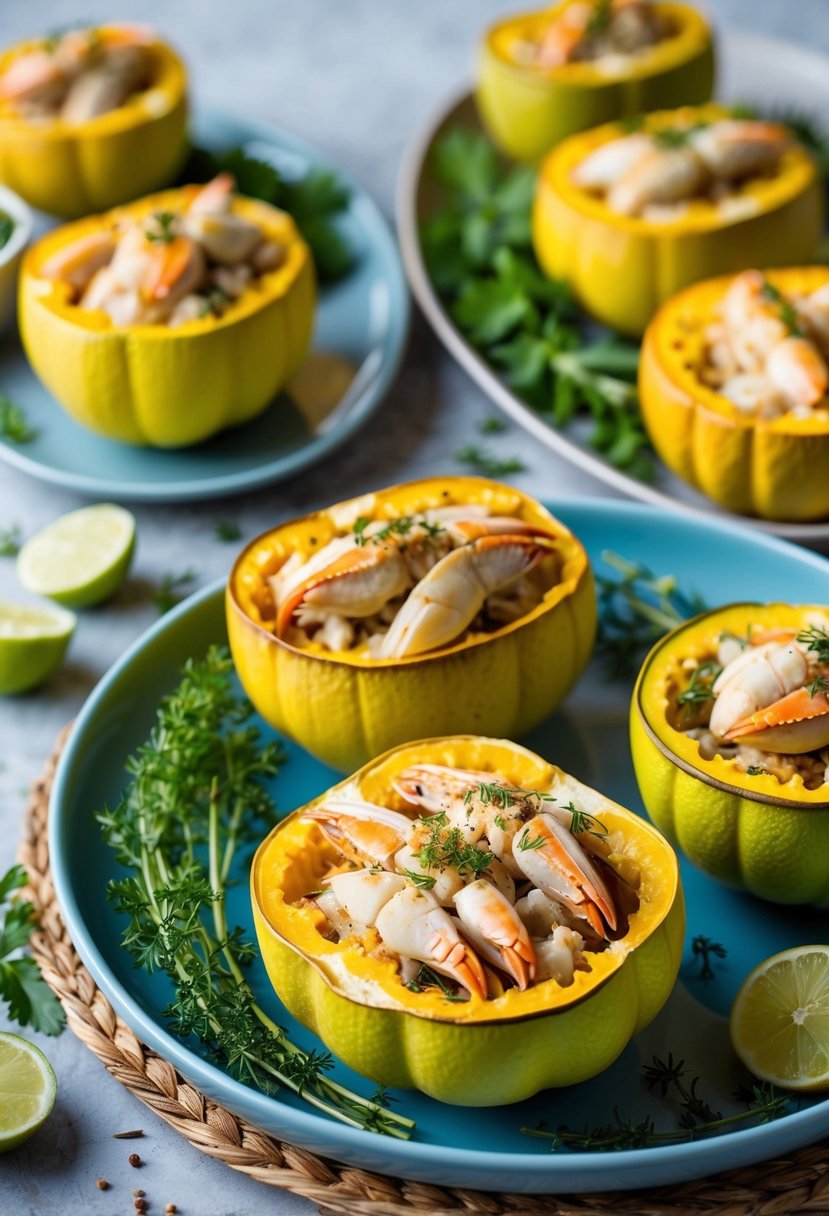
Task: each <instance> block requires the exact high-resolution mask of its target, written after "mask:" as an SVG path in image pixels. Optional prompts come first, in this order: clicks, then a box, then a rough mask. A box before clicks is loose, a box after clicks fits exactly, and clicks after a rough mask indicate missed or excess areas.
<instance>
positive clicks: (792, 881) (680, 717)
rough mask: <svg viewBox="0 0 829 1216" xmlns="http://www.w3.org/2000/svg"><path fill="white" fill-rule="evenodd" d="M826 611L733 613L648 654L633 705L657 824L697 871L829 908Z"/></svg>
mask: <svg viewBox="0 0 829 1216" xmlns="http://www.w3.org/2000/svg"><path fill="white" fill-rule="evenodd" d="M827 692H829V608H827V607H825V606H824V607H820V606H811V605H792V604H732V605H729V606H728V607H725V608H720V609H717V610H716V611H714V612H708V613H705V614H704V615H703V616H699V617H696V618H695V619H694V620H692V621H689V622H688V623H687V624H684V625H681V626H679V628H678V629H676V630H674V632H673V633H671V634H669V636H668V637H667V638H665V639H663V640H662V641H660V642H658V643H657V645H656V646H655V647H654V649H653V650H652V651H651V653H650V655H649V656H648V658H647V659H646V660H645V664H644V666H643V668H642V672H641V674H640V676H639V680H638V683H637V686H636V691H635V693H634V697H633V702H632V706H631V745H632V751H633V762H634V767H635V769H636V777H637V780H638V782H639V788H640V790H641V793H642V798H643V801H644V803H645V806H646V808H647V810H648V814H649V815H650V816H651V818H652V819H653V820H654V822H655V823H656V824H658V826H659V827H660V828H662V830H663V831H664V832H665V833H666V834H667V836H668V837H669V839H671V840H672V841H674V842H675V843H677V844H679V846H680V847H681V848H682V849H683V850H684V852H685V853H687V854H688V856H689V858H690V859H691V861H692V862H693V863H694V864H695V865H697V866H699V867H700V869H702V870H704V871H705V872H706V873H708V874H710V875H711V876H712V877H713V878H716V879H719V880H720V881H721V882H724V883H727V884H728V885H729V886H735V887H744V888H746V889H747V890H749V891H751V892H752V894H754V895H759V896H761V897H762V898H764V899H768V900H772V901H773V902H775V903H784V904H806V903H810V904H817V905H819V906H827V905H829V780H828V778H829V696H827Z"/></svg>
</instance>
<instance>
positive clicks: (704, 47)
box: [475, 0, 715, 162]
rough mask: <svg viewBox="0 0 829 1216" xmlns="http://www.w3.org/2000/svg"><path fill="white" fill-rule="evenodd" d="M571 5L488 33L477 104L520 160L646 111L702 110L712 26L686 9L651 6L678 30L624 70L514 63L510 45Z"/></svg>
mask: <svg viewBox="0 0 829 1216" xmlns="http://www.w3.org/2000/svg"><path fill="white" fill-rule="evenodd" d="M572 2H573V0H567V2H566V3H565V4H558V5H555V6H554V7H553V8H548V9H542V10H539V11H536V12H532V13H522V14H519V15H516V16H511V17H508V18H507V19H506V20H504V21H499V22H498V23H497V24H496V25H494V26H492V27H491V28H490V29H489V30H487V32H486V34H485V36H484V39H483V41H482V43H481V46H480V50H479V55H478V74H477V85H476V89H475V100H476V103H477V106H478V112H479V113H480V115H481V119H482V121H483V124H484V126H485V128H486V130H487V133H488V134H489V136H490V137H491V139H492V140H493V142H494V143H495V144H497V146H498V147H499V148H500V149H501V151H502V152H505V153H506V154H507V155H508V156H511V157H513V158H514V159H515V160H522V161H530V162H535V161H538V160H539V159H540V158H541V157H542V156H543V155H544V154H545V153H546V152H549V150H550V149H551V148H553V147H555V145H556V144H557V143H560V141H561V140H562V139H566V137H567V136H568V135H573V134H575V133H576V132H577V131H585V130H587V129H588V128H590V127H595V126H597V125H598V124H599V123H603V122H611V121H613V120H614V119H619V118H626V117H632V116H633V115H636V114H642V113H643V112H645V111H647V110H662V109H668V108H670V107H671V106H680V105H700V104H702V103H703V102H706V101H708V100H710V97H711V93H712V91H713V88H714V75H715V53H714V41H713V38H712V35H711V29H710V27H709V25H708V23H707V22H706V20H705V18H704V17H703V16H702V14H701V13H699V12H697V10H696V9H693V8H690V7H689V6H688V5H685V4H674V3H661V2H659V0H657V3H655V4H654V8H655V9H657V10H658V12H659V13H660V14H661V16H662V17H663V18H664V19H665V20H666V21H668V22H669V23H670V24H671V26H672V28H673V30H674V31H675V32H674V34H673V35H672V37H670V38H666V39H665V40H664V41H663V42H661V43H659V44H658V45H656V46H654V47H652V48H651V49H650V50H649V51H647V52H645V53H643V54H641V55H637V56H636V57H635V59H634V60H632V61H631V62H628V63H627V64H625V65H624V68H623V69H616V70H610V71H609V70H607V69H606V68H605V69H602V68H600V67H598V66H597V65H596V64H594V63H591V62H589V61H583V62H581V63H570V64H566V65H565V66H563V67H560V68H555V69H548V70H544V69H540V68H535V67H528V66H526V65H522V64H520V63H517V62H516V60H515V57H514V54H513V53H512V48H513V47H514V46H515V44H516V43H517V42H520V41H521V40H522V39H526V38H531V39H534V38H535V37H536V36H537V35H538V34H539V33H540V32H541V30H542V29H543V28H544V27H545V26H547V25H549V24H550V22H551V21H552V20H553V19H554V18H555V16H556V14H557V13H560V12H561V11H562V10H563V9H565V8H567V7H569V4H570V3H572Z"/></svg>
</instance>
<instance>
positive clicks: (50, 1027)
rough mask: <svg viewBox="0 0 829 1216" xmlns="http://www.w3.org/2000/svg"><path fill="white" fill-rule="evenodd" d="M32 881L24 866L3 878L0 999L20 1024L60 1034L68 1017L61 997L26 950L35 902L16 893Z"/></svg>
mask: <svg viewBox="0 0 829 1216" xmlns="http://www.w3.org/2000/svg"><path fill="white" fill-rule="evenodd" d="M28 881H29V878H28V875H27V874H26V871H25V869H24V868H23V866H12V867H11V869H10V870H7V872H6V873H5V874H4V875H3V877H2V878H0V1000H3V1001H6V1002H7V1004H8V1008H9V1015H10V1016H11V1017H12V1018H13V1019H14V1021H15V1022H18V1023H19V1024H20V1025H21V1026H31V1027H32V1029H33V1030H39V1031H40V1032H41V1033H42V1034H60V1032H61V1031H62V1030H63V1027H64V1025H65V1024H66V1017H65V1015H64V1012H63V1009H62V1008H61V1004H60V1001H59V1000H58V998H57V997H56V996H55V994H54V992H53V991H52V989H51V988H50V987H49V985H48V984H47V983H46V981H45V980H44V978H43V976H42V975H41V974H40V968H39V967H38V965H37V963H36V962H35V960H34V959H33V958H30V957H29V956H28V955H27V954H24V953H23V951H24V949H25V948H26V945H27V943H28V941H29V938H30V937H31V935H32V932H33V931H34V929H35V928H36V927H37V922H36V920H35V910H34V906H33V905H32V904H31V903H29V902H28V901H26V900H22V899H20V898H18V897H16V893H17V892H18V891H20V889H21V888H22V887H25V886H26V884H27V882H28Z"/></svg>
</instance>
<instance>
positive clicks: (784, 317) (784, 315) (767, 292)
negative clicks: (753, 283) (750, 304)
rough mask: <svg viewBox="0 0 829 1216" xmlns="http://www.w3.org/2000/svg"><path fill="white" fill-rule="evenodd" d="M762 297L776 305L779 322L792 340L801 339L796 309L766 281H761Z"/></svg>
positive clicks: (776, 288)
mask: <svg viewBox="0 0 829 1216" xmlns="http://www.w3.org/2000/svg"><path fill="white" fill-rule="evenodd" d="M761 292H762V295H763V296H764V297H765V298H766V299H767V300H769V301H770V302H771V303H772V304H776V305H777V307H778V311H779V313H780V320H781V321H782V322H783V324H784V325H785V326H786V329H787V330H788V331H789V333H790V334H791V335H792V337H794V338H802V337H803V330H802V328H801V326H800V318H799V317H798V315H797V309H796V308H795V307H794V305H793V304H792V303H791V302H790V301H789V300H787V299H786V297H785V296H784V295H783V293H782V291H781V290H780V288H779V287H775V286H774V284H773V283H770V282H769V280H768V279H764V280H763V286H762V288H761Z"/></svg>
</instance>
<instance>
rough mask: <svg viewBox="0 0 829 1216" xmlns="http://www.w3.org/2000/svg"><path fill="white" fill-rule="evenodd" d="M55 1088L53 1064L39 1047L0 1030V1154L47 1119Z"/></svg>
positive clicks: (55, 1080)
mask: <svg viewBox="0 0 829 1216" xmlns="http://www.w3.org/2000/svg"><path fill="white" fill-rule="evenodd" d="M57 1087H58V1083H57V1079H56V1077H55V1073H54V1070H53V1068H52V1065H51V1064H50V1063H49V1061H48V1060H47V1059H46V1056H45V1055H44V1054H43V1052H42V1051H41V1050H40V1048H39V1047H35V1045H34V1043H30V1042H28V1040H27V1039H21V1037H20V1035H17V1034H9V1033H8V1031H0V1153H5V1152H7V1151H8V1149H10V1148H17V1146H18V1144H22V1143H23V1141H24V1140H28V1138H29V1136H31V1135H32V1133H33V1132H36V1131H37V1129H38V1128H39V1127H40V1126H41V1124H43V1123H44V1122H45V1121H46V1119H47V1118H48V1117H49V1115H50V1113H51V1111H52V1107H53V1106H54V1105H55V1093H56V1091H57Z"/></svg>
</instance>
